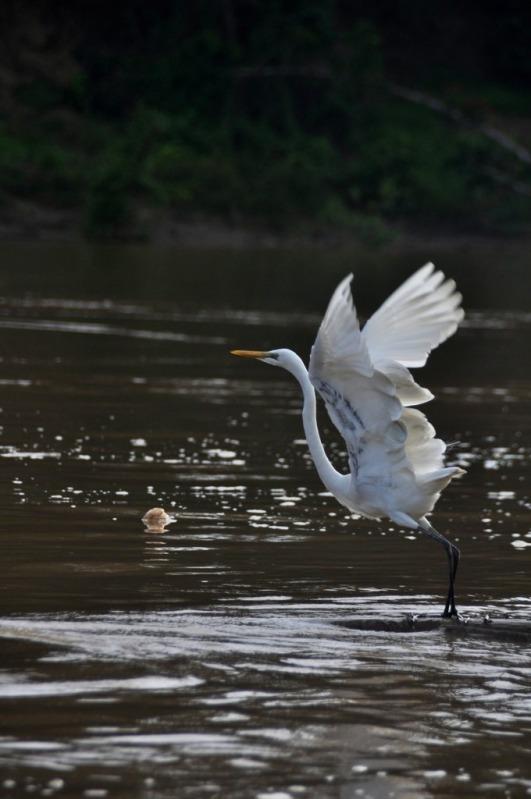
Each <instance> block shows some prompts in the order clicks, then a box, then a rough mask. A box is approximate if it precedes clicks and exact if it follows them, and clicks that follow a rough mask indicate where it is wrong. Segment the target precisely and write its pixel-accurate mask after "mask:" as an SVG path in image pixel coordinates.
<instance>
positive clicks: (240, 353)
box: [230, 350, 269, 358]
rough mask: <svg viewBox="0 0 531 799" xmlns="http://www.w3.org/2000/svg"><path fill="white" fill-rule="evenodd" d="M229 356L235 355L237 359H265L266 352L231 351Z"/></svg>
mask: <svg viewBox="0 0 531 799" xmlns="http://www.w3.org/2000/svg"><path fill="white" fill-rule="evenodd" d="M230 354H231V355H237V356H238V357H239V358H267V356H268V354H269V353H267V352H262V350H231V351H230Z"/></svg>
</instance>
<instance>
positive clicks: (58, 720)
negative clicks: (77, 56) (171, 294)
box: [0, 256, 531, 799]
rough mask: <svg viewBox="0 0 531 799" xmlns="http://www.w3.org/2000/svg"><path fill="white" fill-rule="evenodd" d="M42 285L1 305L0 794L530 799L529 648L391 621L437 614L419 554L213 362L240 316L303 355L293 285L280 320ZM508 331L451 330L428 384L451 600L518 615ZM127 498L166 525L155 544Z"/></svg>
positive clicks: (268, 395) (522, 534)
mask: <svg viewBox="0 0 531 799" xmlns="http://www.w3.org/2000/svg"><path fill="white" fill-rule="evenodd" d="M105 257H107V256H104V259H105ZM135 257H136V256H135ZM212 263H214V264H215V265H216V266H217V262H216V260H215V258H214V259H213V262H212ZM409 266H410V265H409ZM409 266H408V268H409ZM205 268H206V267H205ZM239 268H240V269H242V268H243V267H241V266H240V267H239ZM211 269H212V266H211ZM230 269H235V267H233V266H230ZM15 271H16V270H15ZM213 271H216V270H215V269H214V270H213ZM447 271H451V270H447ZM54 274H55V272H54V270H53V268H52V269H51V271H50V281H51V284H50V286H49V288H48V290H49V292H50V295H51V296H49V297H45V298H44V299H42V298H41V299H39V298H37V297H35V296H28V295H27V294H24V296H22V293H21V292H19V293H18V295H17V296H16V297H15V298H13V297H6V298H4V299H2V300H0V313H1V315H2V320H1V326H2V341H3V344H2V351H1V353H0V357H1V358H2V361H1V371H2V376H1V381H2V384H1V385H2V411H3V412H2V414H1V418H0V421H1V423H2V425H3V427H2V430H1V433H2V438H1V442H0V455H2V457H1V458H0V469H1V470H2V475H1V477H2V480H1V481H0V486H1V487H2V488H1V491H2V511H3V516H4V520H5V524H4V525H3V528H2V529H3V532H2V533H1V535H2V536H3V539H2V544H3V549H2V551H3V556H4V563H3V580H2V584H1V585H0V598H1V602H2V616H1V618H0V645H1V647H2V663H1V666H0V713H1V715H2V722H3V724H2V727H3V732H2V736H3V737H0V796H4V795H5V796H6V797H13V796H18V795H25V794H26V793H31V792H34V793H35V794H36V795H54V794H57V795H80V794H82V793H83V792H85V795H86V796H90V795H93V796H96V795H99V796H103V795H105V796H109V797H112V796H136V795H139V796H144V795H146V796H157V797H159V796H160V797H163V796H168V797H169V796H175V795H176V791H179V795H180V796H183V797H187V796H189V797H203V796H204V797H208V796H230V797H235V799H238V797H241V798H242V799H243V798H244V797H245V799H247V797H249V796H251V797H268V799H280V797H282V799H286V797H292V798H293V799H295V797H297V796H304V795H307V796H319V797H324V799H328V797H330V799H331V798H332V797H334V799H337V797H338V796H341V797H359V796H366V797H388V796H389V797H390V796H393V795H394V796H396V797H403V799H407V798H409V799H411V797H427V796H433V797H446V796H456V797H459V796H462V797H471V796H478V797H484V796H485V795H492V796H514V797H517V796H521V795H525V794H526V792H529V790H530V789H531V784H530V783H529V773H528V762H529V757H530V755H531V752H530V749H531V690H530V688H529V684H530V683H529V678H530V676H531V671H530V668H529V647H528V646H526V645H525V644H522V643H515V642H511V641H508V640H495V639H493V638H489V637H475V636H474V637H473V636H463V637H459V638H454V637H451V636H449V635H447V634H446V633H445V632H444V630H442V629H440V627H439V626H438V624H437V623H435V622H428V623H426V624H425V625H419V627H418V628H417V629H413V630H406V629H405V627H404V620H405V618H406V616H407V614H411V613H413V614H418V613H425V614H432V613H436V612H437V611H440V600H441V595H442V593H443V592H444V588H445V578H446V574H445V564H444V562H442V560H441V558H440V555H439V553H438V552H434V551H433V548H432V546H431V545H430V543H429V542H426V541H424V540H423V539H422V538H419V537H418V536H415V535H411V534H410V533H408V532H407V531H403V530H398V529H396V528H394V526H393V525H387V524H377V523H375V522H370V521H369V520H363V519H359V518H356V517H352V516H351V515H350V514H348V513H347V512H346V511H344V509H343V508H341V507H340V506H338V505H337V504H336V503H335V502H334V501H333V499H332V498H331V497H330V496H329V495H328V494H327V493H326V492H324V491H323V490H322V486H321V485H320V483H319V481H318V479H317V478H316V476H315V473H314V469H313V465H312V464H311V462H310V460H309V458H308V456H307V453H306V448H305V442H304V439H303V438H301V436H302V431H301V426H300V418H299V410H300V397H299V392H298V388H297V386H296V385H294V384H292V383H291V382H290V380H289V378H287V377H286V376H275V375H273V376H272V375H271V374H267V375H262V374H261V373H259V372H257V371H256V370H252V371H251V370H249V371H248V372H244V373H243V374H242V372H241V369H236V367H235V366H233V365H232V364H231V362H230V359H229V358H228V356H226V349H227V347H226V342H229V341H230V342H233V341H234V340H235V339H236V337H238V338H239V339H240V340H241V335H242V332H241V328H242V326H245V325H249V326H250V327H252V335H253V340H255V339H256V340H259V341H261V342H264V345H268V344H269V343H271V344H272V345H274V344H277V343H279V342H278V339H279V337H280V335H281V336H282V339H283V342H281V343H289V344H290V345H292V346H293V347H294V349H298V350H299V351H300V352H301V354H304V353H305V352H307V349H308V345H309V343H310V342H311V340H312V338H313V335H314V332H315V327H316V324H317V323H318V321H319V319H320V313H319V312H318V311H320V310H322V309H320V308H318V307H317V306H318V303H317V302H315V301H314V299H312V300H311V301H310V300H309V299H308V297H310V293H308V294H306V293H305V292H306V288H307V287H306V288H304V289H303V291H302V293H296V292H295V291H294V289H293V292H292V293H291V294H290V291H292V289H291V288H290V286H292V281H291V277H289V279H288V278H287V282H286V295H285V296H283V299H282V302H285V308H286V311H283V310H282V309H281V310H278V309H276V310H275V309H273V308H272V307H271V305H270V303H269V300H267V297H266V299H265V300H264V307H263V309H261V308H260V303H259V302H258V299H257V301H256V304H255V305H254V306H253V307H252V308H251V309H249V308H246V307H245V303H244V302H240V303H239V299H241V298H238V296H237V293H236V289H235V293H234V295H232V294H229V293H228V292H229V287H230V286H231V285H232V284H231V282H230V281H228V280H227V273H225V274H224V280H223V281H218V280H217V278H213V284H212V287H211V294H210V295H209V298H207V299H205V297H204V291H203V288H204V285H203V286H202V289H201V292H196V293H194V291H195V290H194V291H192V289H190V290H189V292H188V294H186V292H184V291H180V292H178V293H176V295H175V296H176V297H177V298H178V300H177V301H176V302H172V301H168V300H167V299H164V300H163V299H161V298H154V297H150V298H148V299H145V298H143V297H142V294H141V293H140V295H136V294H135V291H136V289H135V286H134V285H133V284H132V285H131V288H130V295H129V298H126V299H125V300H124V299H123V297H122V298H120V297H118V298H117V299H116V300H115V299H112V298H108V297H104V296H102V295H101V293H100V294H98V292H101V291H103V290H104V289H101V288H99V287H98V285H97V284H95V283H90V284H87V285H88V286H89V287H88V288H87V289H86V291H87V292H88V294H89V295H90V296H89V295H87V296H86V297H83V296H82V293H81V291H79V292H78V293H77V294H72V296H70V297H69V296H61V292H60V291H59V289H58V282H55V283H54V280H55V278H54ZM172 274H173V273H172ZM231 274H235V273H234V272H233V273H231ZM238 274H240V273H238ZM245 274H246V273H245ZM245 274H244V272H241V274H240V277H241V280H240V281H239V282H238V281H235V280H233V283H235V282H237V285H238V286H240V285H241V284H242V283H244V284H245V281H246V280H247V277H246V276H245ZM311 275H313V276H310V277H309V279H308V280H309V284H308V285H310V284H312V281H314V282H313V285H314V286H316V285H317V278H316V276H315V275H314V273H313V272H312V273H311ZM273 277H274V276H273ZM326 277H327V280H328V278H329V277H330V284H333V283H334V281H333V279H332V276H331V275H330V273H327V275H326ZM194 279H195V278H194ZM35 280H36V281H37V282H36V283H35V285H36V286H37V285H39V283H38V278H37V277H36V278H35ZM109 280H110V278H109ZM13 281H14V284H13V285H14V286H15V287H16V277H13ZM295 284H296V281H293V286H295ZM247 285H248V286H249V285H250V284H249V283H248V282H247ZM319 285H320V287H321V288H320V291H322V290H323V275H322V274H321V275H320V276H319ZM65 290H66V289H65ZM248 290H249V291H250V290H251V289H248ZM223 291H225V294H223V293H222V292H223ZM257 291H258V289H257ZM312 291H313V289H312ZM216 292H218V294H216ZM308 292H310V289H309V288H308ZM15 293H16V292H15ZM63 293H64V292H63ZM378 293H379V294H381V293H382V291H381V287H380V289H379V292H378ZM259 296H260V295H258V294H257V295H256V297H257V298H259ZM311 296H312V297H314V296H318V295H311ZM198 297H199V298H200V307H198ZM235 298H236V299H235ZM238 303H239V304H238ZM268 303H269V305H270V307H267V305H268ZM235 305H238V307H234V306H235ZM225 306H226V307H225ZM288 309H289V311H288ZM530 334H531V319H530V318H529V314H528V313H527V312H526V311H522V312H521V313H518V314H509V313H506V312H505V311H503V310H498V311H496V312H495V313H490V312H489V313H486V312H478V313H472V314H471V315H470V316H469V321H468V326H467V327H466V328H465V329H464V330H463V331H462V333H461V334H460V339H459V342H458V343H457V344H456V345H455V346H456V347H457V349H454V348H453V344H450V345H449V350H448V353H447V354H444V353H442V352H441V357H440V358H437V359H436V360H434V362H433V364H432V365H431V366H430V369H431V372H430V376H429V378H428V377H427V379H426V382H427V383H428V384H429V385H432V386H434V387H435V390H436V394H437V396H438V400H437V402H436V403H434V404H433V410H432V416H433V419H434V422H435V426H436V428H437V429H438V430H440V431H441V433H442V435H443V437H445V438H447V439H449V440H453V441H455V446H454V448H453V450H452V451H451V461H452V463H456V464H459V465H466V467H467V468H468V470H469V474H468V475H467V478H466V480H464V481H461V484H460V485H458V486H455V487H451V489H450V490H449V491H448V492H447V494H446V495H445V497H444V498H443V499H442V500H441V502H440V503H439V505H438V508H437V520H438V522H439V525H440V527H441V529H442V530H443V532H446V533H447V534H448V535H450V536H451V537H453V538H455V539H456V540H459V543H460V546H461V549H462V552H463V556H464V557H463V570H462V572H461V574H460V579H459V584H458V591H459V598H460V600H461V603H462V606H463V609H466V610H469V611H473V610H477V609H482V610H484V611H486V612H489V613H490V614H492V615H496V614H498V615H502V614H504V613H509V614H510V615H511V616H512V617H514V618H520V619H529V617H530V615H531V602H530V599H529V590H528V587H529V586H528V582H529V546H530V544H531V531H530V529H529V510H530V508H531V497H530V495H529V484H530V481H529V478H530V474H529V455H530V452H529V445H528V441H529V433H530V429H529V428H530V425H529V411H528V408H529V399H530V398H531V385H530V383H529V375H528V374H527V373H526V372H525V369H524V368H523V366H522V364H523V362H524V361H525V359H522V353H523V352H525V353H527V351H528V349H529V345H530V343H531V342H530ZM288 339H290V340H289V341H288ZM238 366H241V365H240V364H238ZM449 367H451V368H449ZM449 378H450V380H449ZM286 411H287V412H286ZM322 427H323V429H324V438H325V440H326V441H328V442H329V443H328V445H327V446H328V448H329V450H330V453H331V456H332V458H333V459H334V462H335V463H336V465H337V466H338V468H342V467H343V466H344V455H343V450H342V444H341V442H339V441H338V440H337V439H335V438H334V433H333V431H331V430H330V429H329V428H328V424H327V422H326V420H325V419H324V418H323V420H322ZM148 508H151V509H154V508H160V509H162V508H165V509H166V511H165V512H167V514H168V516H169V517H171V518H173V519H175V520H176V521H175V523H174V524H171V525H169V526H167V525H164V526H163V530H164V533H163V535H161V534H151V532H148V531H147V530H146V529H144V527H143V525H142V523H141V519H142V517H143V516H144V515H145V512H146V509H148ZM157 532H158V533H161V532H162V530H159V531H157ZM90 792H92V794H91V793H90ZM98 792H99V793H98Z"/></svg>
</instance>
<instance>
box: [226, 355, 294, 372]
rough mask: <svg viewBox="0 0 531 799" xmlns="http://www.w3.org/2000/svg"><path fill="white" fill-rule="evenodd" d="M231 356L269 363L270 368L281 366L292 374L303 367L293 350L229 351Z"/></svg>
mask: <svg viewBox="0 0 531 799" xmlns="http://www.w3.org/2000/svg"><path fill="white" fill-rule="evenodd" d="M231 355H237V356H238V357H239V358H255V359H256V360H258V361H263V362H264V363H269V364H271V366H281V367H282V368H284V369H287V371H288V372H291V373H292V374H294V373H295V371H296V370H298V369H299V368H300V366H303V364H302V361H301V359H300V358H299V356H298V355H297V354H296V353H295V352H293V350H287V349H280V350H268V351H263V350H231Z"/></svg>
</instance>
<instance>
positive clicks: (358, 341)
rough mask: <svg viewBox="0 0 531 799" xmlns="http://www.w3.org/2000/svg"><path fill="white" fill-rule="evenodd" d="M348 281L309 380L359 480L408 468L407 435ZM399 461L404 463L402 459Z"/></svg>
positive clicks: (332, 307)
mask: <svg viewBox="0 0 531 799" xmlns="http://www.w3.org/2000/svg"><path fill="white" fill-rule="evenodd" d="M351 280H352V275H349V276H348V277H346V278H345V279H344V280H343V281H342V282H341V283H340V284H339V286H338V287H337V289H336V290H335V292H334V294H333V296H332V299H331V300H330V303H329V305H328V309H327V311H326V314H325V316H324V319H323V321H322V322H321V326H320V328H319V332H318V334H317V338H316V340H315V344H314V345H313V347H312V352H311V355H310V367H309V376H310V380H311V381H312V383H313V385H314V386H315V388H316V389H317V391H318V392H319V394H320V395H321V397H322V398H323V400H324V401H325V404H326V409H327V411H328V413H329V415H330V418H331V419H332V421H333V423H334V424H335V426H336V427H337V429H338V430H339V432H340V433H341V435H342V436H343V438H344V439H345V442H346V444H347V450H348V456H349V462H350V468H351V471H352V474H353V475H354V476H356V477H359V476H362V475H363V476H365V477H367V476H368V474H369V472H371V471H372V470H374V472H375V473H378V474H380V475H381V474H382V471H383V470H384V469H386V468H388V467H390V465H391V462H393V463H394V465H395V467H396V466H398V461H403V463H402V465H403V466H404V467H407V465H408V464H407V462H406V460H405V456H404V443H405V439H406V436H407V431H406V429H405V427H404V425H403V424H402V423H401V422H400V421H399V419H400V417H401V415H402V410H403V409H402V404H401V402H400V400H399V399H398V398H397V396H396V391H395V388H394V385H393V383H392V382H391V380H389V378H388V377H386V376H385V375H384V374H382V373H381V372H378V371H377V370H375V368H374V365H373V363H372V361H371V358H370V355H369V351H368V349H367V344H366V342H365V340H364V339H363V337H362V335H361V333H360V327H359V322H358V318H357V316H356V310H355V308H354V305H353V303H352V295H351V293H350V281H351ZM397 459H398V460H397Z"/></svg>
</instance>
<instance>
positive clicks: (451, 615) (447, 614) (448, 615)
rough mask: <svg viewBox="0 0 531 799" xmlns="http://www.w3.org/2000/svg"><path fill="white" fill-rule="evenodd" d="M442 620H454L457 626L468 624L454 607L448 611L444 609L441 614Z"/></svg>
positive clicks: (465, 618)
mask: <svg viewBox="0 0 531 799" xmlns="http://www.w3.org/2000/svg"><path fill="white" fill-rule="evenodd" d="M442 618H443V619H455V620H456V622H457V623H458V624H466V623H467V622H468V617H467V616H463V614H462V613H459V611H458V610H457V608H456V607H453V608H450V609H449V610H448V609H447V608H445V609H444V611H443V613H442Z"/></svg>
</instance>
